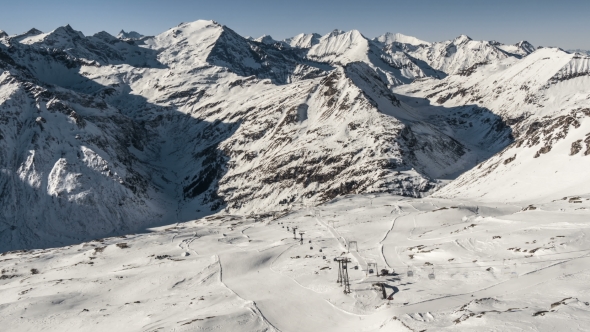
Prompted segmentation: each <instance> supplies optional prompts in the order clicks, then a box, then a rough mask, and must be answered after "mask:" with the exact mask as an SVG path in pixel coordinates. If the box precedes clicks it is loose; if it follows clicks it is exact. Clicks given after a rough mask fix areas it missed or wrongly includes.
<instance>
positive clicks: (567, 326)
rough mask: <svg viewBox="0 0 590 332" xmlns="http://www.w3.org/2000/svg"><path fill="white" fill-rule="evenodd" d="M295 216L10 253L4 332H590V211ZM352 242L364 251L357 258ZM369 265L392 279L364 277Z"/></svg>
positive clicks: (2, 263)
mask: <svg viewBox="0 0 590 332" xmlns="http://www.w3.org/2000/svg"><path fill="white" fill-rule="evenodd" d="M291 208H292V210H291V211H282V212H281V211H276V212H275V213H272V214H267V215H229V214H223V213H220V214H216V215H213V216H209V217H206V218H203V219H199V220H194V221H191V222H186V223H179V224H176V225H170V226H167V227H161V228H155V229H152V230H151V231H150V232H148V233H145V234H133V235H128V236H122V237H117V238H107V239H100V240H95V241H91V242H86V243H81V244H79V245H74V246H69V247H63V248H54V249H45V250H31V251H17V252H9V253H4V254H2V256H0V268H1V271H2V276H1V277H0V323H1V324H2V326H4V327H5V329H4V330H5V331H27V330H45V331H76V330H80V329H84V330H87V331H94V330H95V331H104V330H106V329H115V330H120V329H121V328H123V329H125V330H127V331H155V330H158V329H161V330H166V331H169V330H175V331H201V330H223V331H230V330H248V331H342V330H347V331H391V330H396V331H422V330H425V329H426V330H436V331H481V330H502V331H519V330H522V329H532V330H535V331H554V330H556V329H557V330H562V331H563V330H567V331H584V330H585V325H584V324H583V322H585V321H586V319H587V317H588V315H589V313H590V306H589V303H588V301H590V287H589V286H588V280H589V279H590V256H589V254H590V242H589V241H588V236H587V234H586V232H587V231H588V230H589V228H590V226H588V225H587V223H586V220H587V218H588V209H590V196H588V195H587V196H583V197H569V198H567V199H565V200H555V201H540V202H537V203H535V204H533V205H531V206H516V205H510V204H506V203H501V204H493V203H486V204H482V203H477V202H470V201H460V200H447V199H434V198H422V199H413V198H406V197H400V196H393V195H388V194H375V195H356V196H354V195H353V196H345V197H339V198H336V199H334V200H332V201H330V202H328V203H325V204H322V205H319V206H316V207H305V206H301V205H294V206H292V207H291ZM293 226H296V227H298V229H297V233H299V231H304V232H305V233H304V234H303V243H301V242H300V240H299V234H297V240H295V239H294V238H293V233H292V230H291V228H292V227H293ZM286 227H290V229H289V230H287V228H286ZM309 241H311V243H310V242H309ZM350 241H357V242H358V250H357V248H354V247H352V248H350V249H351V250H350V252H349V248H347V246H348V243H349V242H350ZM320 249H321V250H322V251H321V252H320V251H319V250H320ZM324 256H325V259H324V258H323V257H324ZM338 256H347V257H349V258H350V259H351V260H352V263H350V264H349V267H350V269H349V275H350V282H351V291H352V292H351V294H344V293H343V292H342V289H343V288H342V287H341V286H340V284H338V283H336V278H337V264H336V262H334V261H333V259H334V258H335V257H338ZM367 263H376V264H377V270H378V271H380V270H381V269H387V270H388V271H389V275H386V276H377V275H376V274H375V273H372V274H370V273H368V271H367ZM354 266H358V267H359V268H358V269H354ZM408 271H412V272H413V276H412V277H409V276H408ZM431 273H434V279H431V278H429V274H431ZM377 282H383V283H385V284H386V291H387V295H388V296H389V295H391V296H392V299H391V300H384V299H382V298H381V292H380V290H378V289H377V288H375V287H374V286H373V284H375V283H377Z"/></svg>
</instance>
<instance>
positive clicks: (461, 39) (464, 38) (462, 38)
mask: <svg viewBox="0 0 590 332" xmlns="http://www.w3.org/2000/svg"><path fill="white" fill-rule="evenodd" d="M471 40H473V39H471V37H469V36H467V35H460V36H459V37H457V38H455V39H454V40H453V42H455V43H456V44H460V43H465V42H468V41H471Z"/></svg>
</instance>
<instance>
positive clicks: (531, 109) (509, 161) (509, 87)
mask: <svg viewBox="0 0 590 332" xmlns="http://www.w3.org/2000/svg"><path fill="white" fill-rule="evenodd" d="M588 86H590V57H587V56H581V55H579V54H570V53H567V52H564V51H562V50H560V49H555V48H542V49H539V50H537V51H535V52H534V53H532V54H530V55H529V56H527V57H525V58H524V59H522V60H517V59H506V60H504V61H501V62H497V63H493V64H490V65H486V66H482V67H480V68H477V69H475V70H473V71H472V72H469V73H464V75H456V76H449V77H448V78H446V79H445V80H443V81H442V82H440V81H438V82H435V81H432V80H431V81H423V82H420V83H419V84H417V85H415V86H414V87H412V88H411V89H412V90H413V91H412V93H411V94H412V95H413V96H420V97H427V98H429V99H430V100H432V101H433V102H435V103H436V104H440V105H442V106H443V107H455V106H459V105H469V104H477V105H479V106H481V107H485V108H487V109H489V110H491V111H492V112H493V113H494V114H497V115H499V116H501V117H502V118H503V119H504V121H505V122H506V123H507V124H509V125H510V126H511V130H512V132H513V136H514V137H515V142H514V143H513V144H511V145H510V146H508V147H507V148H506V149H504V150H503V151H502V152H501V153H499V154H497V155H495V156H494V157H492V158H490V159H489V160H487V161H486V162H484V163H482V164H481V165H479V166H478V167H477V168H474V169H473V170H471V171H469V172H467V173H465V174H463V175H462V176H461V177H460V178H458V179H457V180H455V181H454V182H452V183H451V184H450V185H449V186H447V187H445V188H444V189H443V190H441V191H440V192H438V193H437V195H438V196H441V197H443V196H444V197H470V198H478V199H486V200H494V201H515V200H523V201H526V200H531V199H541V198H546V199H549V198H551V199H556V198H560V197H561V196H567V195H575V194H583V193H585V192H587V188H588V185H590V177H588V172H586V171H585V170H586V169H588V167H589V166H590V158H588V157H586V155H588V154H589V153H586V152H585V151H586V150H587V149H588V147H590V145H589V144H590V141H588V139H587V137H588V135H587V134H588V133H589V132H590V127H589V126H590V121H589V119H588V118H589V117H590V111H589V108H588V107H589V105H588V98H590V94H588V88H587V87H588ZM402 90H403V91H402ZM407 90H409V88H400V91H399V92H400V93H404V91H406V92H408V91H407Z"/></svg>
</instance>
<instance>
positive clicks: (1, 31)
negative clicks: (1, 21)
mask: <svg viewBox="0 0 590 332" xmlns="http://www.w3.org/2000/svg"><path fill="white" fill-rule="evenodd" d="M4 37H8V34H7V33H6V32H4V30H0V38H4Z"/></svg>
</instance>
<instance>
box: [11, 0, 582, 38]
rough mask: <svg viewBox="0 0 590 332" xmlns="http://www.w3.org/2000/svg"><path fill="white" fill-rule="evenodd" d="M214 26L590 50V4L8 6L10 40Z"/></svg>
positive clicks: (133, 2)
mask: <svg viewBox="0 0 590 332" xmlns="http://www.w3.org/2000/svg"><path fill="white" fill-rule="evenodd" d="M198 19H210V20H215V21H218V22H219V23H221V24H224V25H226V26H228V27H230V28H231V29H233V30H235V31H236V32H238V33H240V34H241V35H243V36H253V37H258V36H260V35H263V34H270V35H272V36H273V37H274V38H275V39H283V38H287V37H290V36H293V35H296V34H298V33H301V32H317V33H320V34H325V33H327V32H329V31H332V30H334V29H341V30H351V29H357V30H360V31H361V32H362V33H363V34H364V35H365V36H367V37H376V36H378V35H380V34H382V33H384V32H400V33H403V34H407V35H411V36H415V37H418V38H420V39H423V40H427V41H440V40H447V39H451V38H454V37H456V36H458V35H460V34H466V35H468V36H470V37H471V38H473V39H476V40H482V39H483V40H498V41H500V42H503V43H515V42H517V41H519V40H528V41H529V42H531V43H532V44H533V45H535V46H539V45H542V46H559V47H562V48H564V49H572V48H582V49H590V38H589V35H590V0H485V1H484V0H412V1H398V0H360V1H359V0H357V1H350V0H313V1H312V0H293V1H287V0H206V1H202V0H192V1H189V0H166V1H164V0H161V1H156V0H97V1H87V0H77V1H73V0H0V29H2V30H5V31H6V32H8V33H9V34H16V33H21V32H25V31H27V30H28V29H30V28H32V27H35V28H37V29H39V30H42V31H51V30H53V29H55V28H57V27H59V26H62V25H66V24H70V25H71V26H72V27H73V28H74V29H76V30H80V31H82V32H83V33H84V34H86V35H89V34H94V33H96V32H98V31H102V30H104V31H107V32H109V33H111V34H116V33H118V32H119V30H121V29H125V30H126V31H129V30H136V31H138V32H140V33H142V34H146V35H154V34H158V33H160V32H163V31H165V30H167V29H169V28H172V27H174V26H176V25H178V24H179V23H180V22H189V21H195V20H198Z"/></svg>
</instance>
